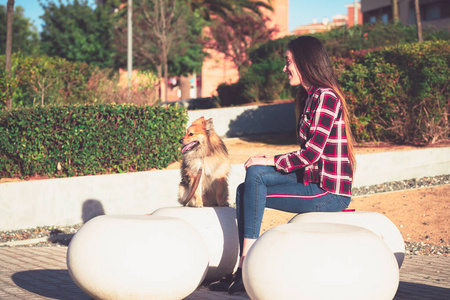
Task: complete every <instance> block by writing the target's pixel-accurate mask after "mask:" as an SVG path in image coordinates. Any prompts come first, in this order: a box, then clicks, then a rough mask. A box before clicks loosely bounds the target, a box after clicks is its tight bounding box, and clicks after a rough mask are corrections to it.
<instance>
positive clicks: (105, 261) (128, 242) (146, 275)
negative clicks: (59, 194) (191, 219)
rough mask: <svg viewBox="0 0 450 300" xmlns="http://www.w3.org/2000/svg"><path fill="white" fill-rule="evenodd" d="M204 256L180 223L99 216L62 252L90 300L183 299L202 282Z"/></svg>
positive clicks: (202, 247)
mask: <svg viewBox="0 0 450 300" xmlns="http://www.w3.org/2000/svg"><path fill="white" fill-rule="evenodd" d="M208 260H209V259H208V251H207V249H206V245H205V243H204V242H203V239H202V238H201V237H200V235H199V234H198V232H197V231H196V230H195V229H194V228H192V226H190V225H189V224H187V223H186V222H184V221H183V220H180V219H176V218H169V217H159V216H111V215H106V216H99V217H96V218H94V219H92V220H90V221H89V222H87V223H86V224H84V225H83V227H81V228H80V230H79V231H78V232H77V233H76V234H75V236H74V237H73V239H72V241H71V242H70V244H69V248H68V250H67V267H68V269H69V274H70V276H71V277H72V279H73V281H74V282H75V283H76V284H77V285H78V286H79V287H80V288H81V289H82V290H83V291H85V292H86V293H87V294H89V295H90V296H91V297H93V298H95V299H108V300H114V299H124V300H128V299H139V300H140V299H142V300H144V299H182V298H184V297H186V296H188V295H189V294H191V293H192V292H194V291H195V289H196V288H197V287H198V286H199V285H200V283H201V282H202V281H203V279H204V276H205V275H206V271H207V269H208Z"/></svg>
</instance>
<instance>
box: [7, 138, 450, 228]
mask: <svg viewBox="0 0 450 300" xmlns="http://www.w3.org/2000/svg"><path fill="white" fill-rule="evenodd" d="M356 159H357V162H358V169H357V173H356V175H355V181H354V187H361V186H367V185H373V184H380V183H385V182H391V181H398V180H404V179H412V178H420V177H425V176H437V175H444V174H450V147H447V148H432V149H423V150H411V151H396V152H384V153H373V154H364V155H357V156H356ZM244 176H245V171H244V167H243V165H242V164H239V165H233V166H232V168H231V173H230V176H229V190H230V202H231V203H234V201H235V193H236V188H237V186H238V185H239V184H240V183H241V182H243V180H244ZM180 178H181V177H180V171H179V170H163V171H148V172H136V173H126V174H112V175H98V176H82V177H74V178H61V179H47V180H36V181H26V182H11V183H1V184H0V230H9V229H25V228H31V227H35V226H49V225H72V224H77V223H80V222H83V221H88V220H89V219H91V218H92V217H94V216H96V215H99V214H149V213H151V212H153V211H154V210H156V209H158V208H161V207H173V206H179V204H178V202H177V192H178V183H179V182H180Z"/></svg>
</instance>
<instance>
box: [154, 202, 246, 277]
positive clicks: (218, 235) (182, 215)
mask: <svg viewBox="0 0 450 300" xmlns="http://www.w3.org/2000/svg"><path fill="white" fill-rule="evenodd" d="M151 215H152V216H167V217H174V218H179V219H181V220H183V221H185V222H187V223H189V225H191V226H192V227H193V228H195V229H196V230H197V231H198V233H199V234H200V236H201V237H202V238H203V240H204V242H205V243H206V247H207V249H208V253H209V266H208V273H207V274H206V277H205V281H215V280H219V279H220V278H222V277H223V276H225V275H227V274H230V273H232V272H233V271H234V269H235V267H236V266H237V262H238V256H239V237H238V229H237V221H236V209H234V208H232V207H203V208H195V207H169V208H160V209H158V210H156V211H154V212H153V213H152V214H151Z"/></svg>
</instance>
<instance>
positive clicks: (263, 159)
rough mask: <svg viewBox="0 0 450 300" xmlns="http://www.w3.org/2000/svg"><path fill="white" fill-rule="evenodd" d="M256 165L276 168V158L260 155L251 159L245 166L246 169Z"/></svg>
mask: <svg viewBox="0 0 450 300" xmlns="http://www.w3.org/2000/svg"><path fill="white" fill-rule="evenodd" d="M254 165H263V166H275V161H274V157H273V156H270V155H264V154H258V155H255V156H252V157H250V158H249V159H248V160H247V161H246V162H245V164H244V167H245V169H246V170H247V168H248V167H250V166H254Z"/></svg>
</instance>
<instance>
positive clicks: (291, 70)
mask: <svg viewBox="0 0 450 300" xmlns="http://www.w3.org/2000/svg"><path fill="white" fill-rule="evenodd" d="M285 58H286V64H285V65H284V68H283V72H284V73H286V74H287V75H288V78H289V84H290V85H292V86H297V85H300V84H301V83H302V77H301V75H300V72H299V71H298V69H297V66H296V65H295V62H294V57H293V56H292V52H291V50H286V57H285Z"/></svg>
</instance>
